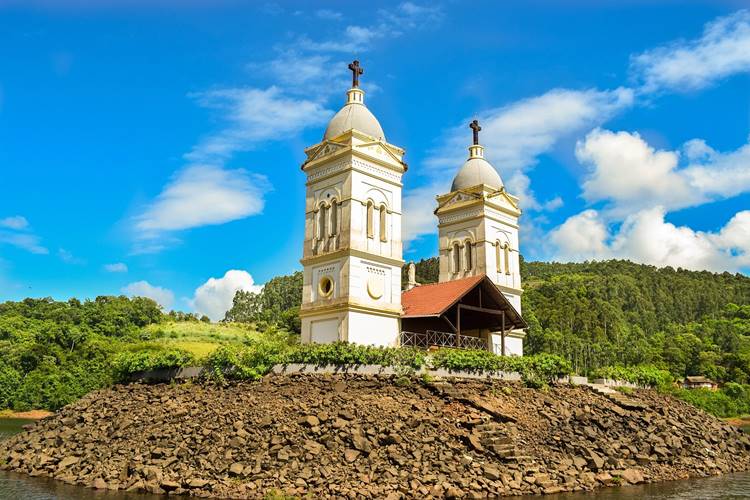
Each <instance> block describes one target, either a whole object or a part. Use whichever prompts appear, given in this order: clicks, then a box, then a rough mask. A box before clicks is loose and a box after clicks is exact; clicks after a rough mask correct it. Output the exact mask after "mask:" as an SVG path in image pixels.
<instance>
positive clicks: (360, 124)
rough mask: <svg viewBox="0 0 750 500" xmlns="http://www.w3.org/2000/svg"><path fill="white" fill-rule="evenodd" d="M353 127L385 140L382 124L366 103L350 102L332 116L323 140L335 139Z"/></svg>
mask: <svg viewBox="0 0 750 500" xmlns="http://www.w3.org/2000/svg"><path fill="white" fill-rule="evenodd" d="M351 129H357V130H359V131H360V132H364V133H365V134H367V135H371V136H373V137H375V138H376V139H382V140H383V141H385V134H384V133H383V128H382V127H381V126H380V123H379V122H378V119H377V118H375V115H373V114H372V113H371V112H370V110H369V109H367V108H366V107H365V105H364V104H358V103H349V104H346V105H345V106H344V107H343V108H341V110H340V111H339V112H338V113H336V114H335V115H334V117H333V118H331V121H330V122H329V123H328V127H327V128H326V132H325V134H323V140H324V141H325V140H329V139H333V138H334V137H338V136H339V135H341V134H343V133H344V132H347V131H349V130H351Z"/></svg>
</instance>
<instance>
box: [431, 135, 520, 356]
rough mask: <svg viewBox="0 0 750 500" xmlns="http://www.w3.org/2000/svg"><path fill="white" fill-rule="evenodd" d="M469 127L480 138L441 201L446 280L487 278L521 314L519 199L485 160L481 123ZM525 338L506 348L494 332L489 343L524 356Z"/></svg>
mask: <svg viewBox="0 0 750 500" xmlns="http://www.w3.org/2000/svg"><path fill="white" fill-rule="evenodd" d="M469 127H470V128H471V129H472V132H473V139H474V140H473V143H472V144H471V145H470V146H469V158H468V159H467V160H466V162H464V164H463V166H462V167H461V168H460V169H459V170H458V173H457V174H456V177H455V178H454V179H453V184H452V185H451V192H450V193H447V194H443V195H440V196H438V197H437V202H438V207H437V209H436V210H435V215H436V216H437V218H438V245H439V255H440V282H447V281H454V280H458V279H463V278H467V277H471V276H478V275H481V274H485V275H487V277H488V278H489V279H490V280H491V281H492V282H493V283H494V284H495V285H496V286H497V287H498V289H499V290H500V291H501V292H502V293H503V295H505V297H506V298H507V299H508V301H510V303H511V304H512V305H513V306H514V308H515V309H516V310H517V311H518V312H519V313H520V312H521V294H522V293H523V290H522V289H521V272H520V259H519V255H520V254H519V242H518V218H519V217H520V215H521V209H520V208H519V204H518V201H519V200H518V198H516V197H515V196H513V195H511V194H509V193H508V192H507V191H506V190H505V186H504V184H503V181H502V179H501V178H500V175H499V174H498V173H497V170H495V167H493V166H492V165H491V164H490V163H489V162H488V161H487V160H485V158H484V147H482V146H481V145H480V144H479V132H480V131H481V130H482V128H481V127H480V125H479V123H478V122H477V120H474V121H473V122H471V124H470V125H469ZM524 336H525V334H524V332H523V331H521V330H518V331H512V332H510V333H509V334H508V335H507V336H506V338H505V342H504V344H505V345H504V346H503V342H502V338H501V337H502V336H501V335H500V334H494V333H492V332H489V333H488V337H489V339H488V340H489V343H490V348H491V350H493V351H495V352H496V353H497V354H501V353H502V354H506V353H507V354H514V355H522V354H523V338H524Z"/></svg>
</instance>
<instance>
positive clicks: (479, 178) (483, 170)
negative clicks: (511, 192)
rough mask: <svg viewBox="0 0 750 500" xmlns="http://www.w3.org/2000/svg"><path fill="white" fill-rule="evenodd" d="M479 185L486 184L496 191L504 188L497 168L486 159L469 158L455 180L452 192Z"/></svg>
mask: <svg viewBox="0 0 750 500" xmlns="http://www.w3.org/2000/svg"><path fill="white" fill-rule="evenodd" d="M477 184H486V185H488V186H490V187H493V188H495V189H500V188H501V187H503V181H502V179H500V174H498V173H497V170H495V167H493V166H492V165H490V163H489V162H488V161H487V160H485V159H484V158H469V159H468V160H466V163H464V166H463V167H461V169H460V170H459V171H458V173H457V174H456V177H455V178H454V179H453V185H452V186H451V191H458V190H459V189H466V188H470V187H472V186H476V185H477Z"/></svg>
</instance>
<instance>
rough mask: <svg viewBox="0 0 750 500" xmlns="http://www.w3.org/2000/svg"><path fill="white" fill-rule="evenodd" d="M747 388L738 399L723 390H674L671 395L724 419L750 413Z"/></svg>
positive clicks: (749, 399)
mask: <svg viewBox="0 0 750 500" xmlns="http://www.w3.org/2000/svg"><path fill="white" fill-rule="evenodd" d="M738 385H739V384H738ZM747 388H750V386H745V390H743V391H742V395H741V396H739V397H733V396H732V395H730V394H729V393H728V392H727V391H726V390H724V389H722V390H718V391H712V390H709V389H676V390H674V391H673V392H672V394H673V395H674V396H676V397H678V398H680V399H682V400H683V401H685V402H687V403H690V404H691V405H693V406H697V407H698V408H700V409H702V410H704V411H706V412H708V413H711V414H713V415H716V416H717V417H722V418H726V417H735V416H738V415H744V414H747V413H750V398H748V397H747V394H748V391H747Z"/></svg>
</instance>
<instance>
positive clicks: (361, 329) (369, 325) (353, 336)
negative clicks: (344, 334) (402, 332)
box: [349, 311, 399, 347]
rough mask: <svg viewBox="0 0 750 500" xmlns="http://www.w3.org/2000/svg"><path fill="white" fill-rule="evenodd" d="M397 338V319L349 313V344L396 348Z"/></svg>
mask: <svg viewBox="0 0 750 500" xmlns="http://www.w3.org/2000/svg"><path fill="white" fill-rule="evenodd" d="M398 338H399V320H398V318H389V317H386V316H378V315H375V314H366V313H360V312H354V311H352V312H350V313H349V342H354V343H356V344H362V345H375V346H385V347H396V346H397V345H398Z"/></svg>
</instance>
